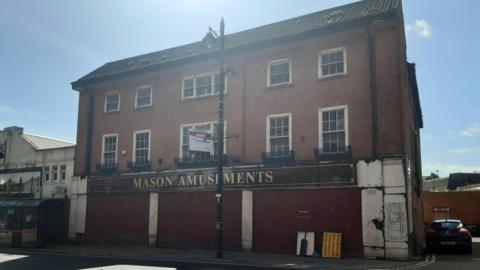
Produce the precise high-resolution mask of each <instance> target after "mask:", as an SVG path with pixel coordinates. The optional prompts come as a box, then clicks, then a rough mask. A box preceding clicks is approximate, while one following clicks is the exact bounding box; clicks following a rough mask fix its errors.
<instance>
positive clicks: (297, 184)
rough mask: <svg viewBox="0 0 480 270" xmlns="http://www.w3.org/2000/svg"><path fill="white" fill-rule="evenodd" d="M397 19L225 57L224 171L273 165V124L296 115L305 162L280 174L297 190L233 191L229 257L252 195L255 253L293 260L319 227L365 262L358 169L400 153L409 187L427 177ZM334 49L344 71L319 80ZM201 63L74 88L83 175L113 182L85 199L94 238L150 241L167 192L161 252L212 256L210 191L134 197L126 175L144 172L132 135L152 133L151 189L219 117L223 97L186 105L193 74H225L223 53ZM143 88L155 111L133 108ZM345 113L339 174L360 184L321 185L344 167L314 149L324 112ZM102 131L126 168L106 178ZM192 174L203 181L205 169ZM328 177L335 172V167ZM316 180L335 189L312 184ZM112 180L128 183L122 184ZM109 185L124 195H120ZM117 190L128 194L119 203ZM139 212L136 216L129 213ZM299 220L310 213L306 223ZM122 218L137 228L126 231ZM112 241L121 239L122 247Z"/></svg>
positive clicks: (294, 142)
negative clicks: (277, 76)
mask: <svg viewBox="0 0 480 270" xmlns="http://www.w3.org/2000/svg"><path fill="white" fill-rule="evenodd" d="M400 11H401V10H397V12H400ZM400 13H401V12H400ZM400 13H398V14H395V16H393V17H389V19H385V20H375V22H373V20H372V21H359V22H358V23H356V24H354V25H349V26H345V27H343V26H342V27H338V28H332V29H331V30H329V31H323V32H322V31H319V32H311V33H310V34H309V35H302V36H299V37H289V38H284V39H281V40H277V41H274V42H270V43H268V44H258V45H256V46H252V47H249V48H238V49H235V50H233V49H232V50H227V51H226V66H227V67H229V69H230V70H231V71H232V72H230V74H229V75H228V77H227V79H226V94H225V122H226V133H227V137H228V139H227V141H226V151H225V152H226V155H227V156H228V161H227V164H226V165H227V166H230V167H231V168H232V167H233V168H234V167H235V166H237V168H238V166H242V165H244V166H246V165H248V166H257V167H258V168H262V169H263V168H265V167H266V168H268V166H269V165H268V164H264V163H262V153H263V152H268V149H267V138H266V136H267V133H268V130H267V117H268V116H269V115H276V114H290V115H291V126H290V130H291V136H290V138H289V139H290V140H291V150H293V151H294V152H295V162H296V163H295V164H294V165H292V164H280V165H278V167H281V168H282V169H285V171H283V172H282V171H281V170H279V171H277V172H278V173H279V174H283V179H286V178H287V180H288V181H291V182H289V183H285V182H282V183H281V184H280V185H278V186H275V187H268V186H265V185H261V186H255V185H252V186H246V187H245V186H243V187H238V186H236V187H231V188H230V189H228V191H226V192H225V196H224V198H225V199H224V216H225V220H224V230H225V231H224V244H225V247H226V248H227V249H233V250H239V249H242V243H244V242H242V241H244V240H245V239H243V238H242V237H243V236H244V231H243V230H244V229H243V228H242V222H245V219H244V217H243V216H242V210H243V208H242V207H244V205H243V203H244V201H243V197H242V195H243V194H244V193H242V192H244V191H247V192H252V193H253V202H252V203H251V204H252V208H253V214H252V216H253V217H252V220H253V221H250V222H252V223H253V241H252V242H253V248H252V249H253V251H259V252H280V253H294V252H295V246H296V245H295V243H296V232H297V231H298V230H311V231H314V232H316V233H318V235H320V233H321V232H323V231H335V232H342V233H343V237H344V242H343V246H344V253H345V255H346V256H361V255H362V254H363V246H362V199H361V196H362V195H361V189H360V187H359V186H358V185H357V182H356V175H355V168H356V167H355V164H356V162H357V161H359V160H374V159H382V158H384V157H392V156H395V157H396V158H399V159H404V160H405V161H408V162H410V161H412V166H411V167H410V170H411V171H410V173H411V177H412V179H415V178H416V176H418V175H420V173H421V172H420V168H419V166H417V165H418V164H417V162H418V160H419V157H417V156H415V154H416V152H417V150H415V149H416V148H415V147H413V144H418V128H419V127H418V126H416V125H415V121H414V118H415V117H416V115H417V114H419V112H418V111H415V109H414V106H415V104H414V103H413V100H414V98H415V97H414V91H413V90H412V89H411V86H410V84H409V78H408V76H409V75H408V66H407V62H406V60H407V59H406V47H405V38H404V36H405V35H404V29H403V27H404V24H403V18H402V16H401V14H400ZM227 39H228V36H227ZM335 48H343V49H344V50H345V54H344V55H345V69H346V70H347V72H346V73H345V74H341V75H336V76H331V77H327V78H319V75H318V74H319V54H320V53H321V52H322V51H325V50H330V49H335ZM196 59H197V58H193V57H192V59H190V60H188V59H187V60H185V61H179V62H178V63H174V64H171V65H169V66H168V67H164V68H151V69H146V70H145V71H143V72H132V73H129V74H126V75H125V76H122V77H120V78H118V77H117V78H112V79H108V80H107V79H105V80H98V81H96V82H94V83H86V84H85V85H82V86H77V87H76V90H78V91H79V92H80V98H79V115H78V131H77V152H76V156H75V174H76V175H79V176H88V177H90V178H92V179H93V180H92V181H99V183H100V186H101V185H103V184H104V183H107V184H105V186H106V190H107V191H108V192H104V191H103V190H102V187H100V189H95V188H98V187H99V185H94V184H91V185H89V188H90V189H89V194H92V195H89V196H88V203H87V205H88V209H87V229H86V234H87V237H86V239H87V240H89V241H94V242H96V241H99V242H101V241H109V240H119V239H121V240H125V241H126V242H143V243H147V242H148V224H149V223H148V219H149V207H150V209H151V205H149V199H148V198H149V197H148V196H149V193H150V192H153V193H158V226H157V235H156V237H157V239H156V240H157V241H156V242H157V246H159V247H173V248H185V247H189V248H213V247H214V244H215V242H214V238H215V230H214V228H215V223H214V222H215V203H216V202H215V199H214V198H215V197H214V194H215V193H214V192H213V189H211V188H210V189H209V188H204V189H202V188H196V189H191V190H187V189H186V188H184V189H181V190H174V191H172V190H167V191H165V190H153V189H151V188H150V189H149V188H147V189H145V190H143V193H137V192H131V191H132V187H131V186H128V180H129V179H128V177H133V176H131V175H135V173H136V172H132V171H131V170H130V169H129V168H128V166H127V163H128V162H131V161H132V159H133V151H134V150H133V147H134V146H133V141H134V139H133V138H134V137H133V136H134V132H135V131H138V130H150V146H151V147H150V160H151V168H150V169H149V171H148V172H145V173H146V174H147V175H148V173H150V174H151V175H153V176H151V178H146V181H147V182H148V181H150V180H151V181H152V183H154V182H155V181H156V180H155V179H158V178H155V176H158V177H159V175H162V173H164V174H175V173H177V172H178V174H180V173H181V172H180V171H177V170H178V169H180V168H179V167H177V166H176V164H175V162H174V161H175V159H176V158H179V157H180V152H181V127H182V125H186V124H195V123H204V122H211V121H216V120H217V110H218V97H217V96H216V95H213V96H206V97H201V98H193V99H182V90H183V89H182V82H183V79H184V78H185V77H189V76H193V75H198V74H203V73H210V72H216V71H218V68H219V65H218V61H219V59H218V57H217V55H215V54H209V55H206V56H205V57H204V58H203V59H201V60H198V61H197V60H196ZM279 59H288V61H289V62H290V68H291V69H290V76H291V82H290V83H289V84H286V85H282V86H278V87H269V86H268V83H267V77H268V75H267V74H268V71H267V70H268V63H269V62H271V61H275V60H279ZM372 61H374V62H372ZM320 68H321V67H320ZM143 85H150V86H151V87H152V105H151V106H148V107H144V108H135V95H136V92H135V90H136V89H137V88H138V87H140V86H143ZM374 89H375V91H374ZM110 91H117V92H118V93H119V94H120V109H119V111H118V112H111V113H105V112H104V106H105V98H106V93H108V92H110ZM338 106H344V107H345V108H347V109H346V110H345V113H346V115H345V118H346V121H345V123H346V133H345V136H346V137H347V138H346V141H348V145H347V146H350V147H351V156H349V157H348V158H347V159H348V162H349V163H348V164H342V165H343V166H345V167H344V168H346V169H345V170H344V171H348V173H351V174H352V175H353V176H352V178H351V181H347V182H341V181H339V180H338V178H339V177H340V176H339V175H340V174H339V175H333V176H332V175H330V177H326V178H328V179H325V177H323V178H322V177H321V175H322V174H321V173H325V172H327V171H329V169H325V167H321V166H323V165H325V164H327V165H328V164H330V165H332V164H333V165H332V166H336V165H338V164H339V163H340V161H341V162H343V161H345V160H340V161H339V160H327V161H326V162H323V161H322V162H320V161H319V160H317V159H316V158H315V155H314V149H316V148H320V147H321V146H320V145H319V144H320V143H319V141H320V137H321V134H320V131H319V130H320V128H321V124H322V123H320V116H319V114H320V110H322V109H325V108H331V107H338ZM89 108H90V109H89ZM89 113H91V115H90V116H91V117H90V119H91V121H90V123H89ZM89 125H90V127H91V134H89ZM105 134H117V135H118V137H117V140H118V142H117V147H116V151H117V152H116V153H117V156H116V160H117V163H118V168H117V171H116V172H114V173H113V174H110V175H107V176H105V175H102V174H99V172H98V171H97V169H96V166H97V165H98V164H101V163H102V148H103V141H102V140H103V139H102V136H103V135H105ZM375 134H376V135H377V136H378V137H375V136H376V135H375ZM89 138H90V142H91V146H90V147H89V146H88V142H89ZM89 152H90V153H91V154H90V155H89V154H88V153H89ZM88 162H89V163H88ZM305 164H308V165H309V166H310V165H311V166H312V167H314V168H313V169H311V168H310V170H311V171H315V170H316V171H315V173H313V174H312V173H310V172H309V173H303V174H302V173H301V172H300V173H297V175H294V176H291V175H289V174H288V172H287V170H289V168H288V166H290V168H292V167H296V168H297V169H298V168H299V167H301V166H303V165H305ZM211 169H212V168H211ZM191 170H192V171H193V172H195V173H197V171H196V168H194V169H191ZM212 170H214V169H212ZM232 170H233V169H232ZM307 170H308V169H305V171H307ZM330 171H334V170H331V168H330ZM297 172H298V171H297ZM123 173H125V174H123ZM155 174H156V175H155ZM327 174H328V172H327ZM311 175H315V177H316V178H315V179H316V180H318V179H322V181H325V183H327V184H324V185H322V184H321V183H320V184H319V183H318V181H317V182H315V181H310V180H311V178H309V177H310V176H311ZM92 176H93V177H92ZM102 177H103V178H102ZM148 177H150V175H148ZM115 178H117V180H120V179H121V180H122V181H117V182H115V181H116V180H115ZM340 178H341V177H340ZM105 179H107V180H108V181H106V180H105ZM305 179H306V180H305ZM239 181H240V180H239ZM302 181H304V182H302ZM309 181H310V182H309ZM108 183H110V184H108ZM125 183H127V184H125ZM148 183H149V182H148ZM109 185H110V187H112V186H114V185H117V186H116V188H120V189H119V190H113V191H112V190H110V189H108V187H109ZM138 185H140V184H138ZM146 186H148V184H146ZM122 188H123V189H122ZM414 188H415V187H414ZM136 191H138V190H136ZM110 192H111V193H110ZM116 192H119V193H121V194H122V195H112V194H116ZM129 192H131V194H130V193H129ZM119 206H121V207H119ZM131 211H136V212H135V213H131V215H130V216H128V215H127V213H130V212H131ZM302 211H307V212H305V213H307V214H306V215H305V216H303V214H301V213H304V212H302ZM124 216H125V217H124ZM123 218H128V222H131V221H132V220H134V221H132V223H131V224H130V223H127V224H125V223H123V224H122V221H123ZM116 224H117V225H116ZM114 235H117V236H118V235H121V236H122V237H119V238H117V239H115V238H114ZM130 240H133V241H130ZM317 244H318V243H317Z"/></svg>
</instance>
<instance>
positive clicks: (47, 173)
mask: <svg viewBox="0 0 480 270" xmlns="http://www.w3.org/2000/svg"><path fill="white" fill-rule="evenodd" d="M43 180H45V181H48V180H50V166H45V167H43Z"/></svg>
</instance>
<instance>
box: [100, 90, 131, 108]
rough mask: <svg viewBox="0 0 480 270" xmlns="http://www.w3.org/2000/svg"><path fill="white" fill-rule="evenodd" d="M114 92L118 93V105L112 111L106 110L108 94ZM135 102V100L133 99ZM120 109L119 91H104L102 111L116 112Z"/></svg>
mask: <svg viewBox="0 0 480 270" xmlns="http://www.w3.org/2000/svg"><path fill="white" fill-rule="evenodd" d="M114 94H117V95H118V106H117V109H116V110H113V111H107V97H108V96H110V95H114ZM135 102H136V101H135ZM118 111H120V92H118V91H109V92H106V93H105V102H104V108H103V112H104V113H111V112H118Z"/></svg>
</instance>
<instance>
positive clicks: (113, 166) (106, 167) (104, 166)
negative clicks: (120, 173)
mask: <svg viewBox="0 0 480 270" xmlns="http://www.w3.org/2000/svg"><path fill="white" fill-rule="evenodd" d="M96 168H97V171H99V172H104V173H108V172H116V171H117V169H118V164H117V163H100V164H97V165H96Z"/></svg>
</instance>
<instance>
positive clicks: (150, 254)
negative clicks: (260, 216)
mask: <svg viewBox="0 0 480 270" xmlns="http://www.w3.org/2000/svg"><path fill="white" fill-rule="evenodd" d="M0 252H7V253H27V254H44V255H64V256H85V257H108V258H121V259H134V260H157V261H166V262H167V261H168V262H190V263H208V264H225V265H237V266H241V265H244V266H254V267H259V268H261V267H278V268H285V269H335V270H336V269H338V270H343V269H414V268H416V266H421V265H422V264H423V263H424V261H423V260H420V259H418V260H413V261H406V262H404V261H386V260H373V259H363V258H357V259H352V258H348V259H322V258H312V257H298V256H293V255H279V254H266V253H250V252H242V251H226V252H224V256H223V257H224V258H223V259H216V258H215V250H205V249H161V248H154V247H144V246H86V245H59V246H55V247H50V248H44V249H21V248H0Z"/></svg>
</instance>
